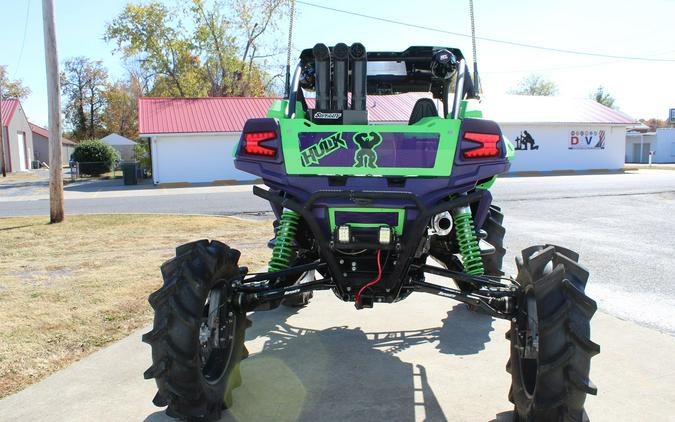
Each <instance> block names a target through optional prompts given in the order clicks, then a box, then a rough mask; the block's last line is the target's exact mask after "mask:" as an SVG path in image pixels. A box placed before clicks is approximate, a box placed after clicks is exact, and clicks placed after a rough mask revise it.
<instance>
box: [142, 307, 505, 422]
mask: <svg viewBox="0 0 675 422" xmlns="http://www.w3.org/2000/svg"><path fill="white" fill-rule="evenodd" d="M294 313H295V310H293V309H289V308H285V307H280V308H279V309H277V310H275V311H270V312H259V313H255V314H253V315H252V317H251V319H252V320H253V326H252V327H251V328H250V329H249V330H248V331H247V340H248V341H251V340H255V339H257V338H258V337H265V338H266V341H265V344H264V346H263V350H262V351H261V352H260V353H257V354H253V355H251V356H250V357H249V358H248V359H246V360H245V361H244V362H243V363H242V376H243V385H242V386H241V387H239V388H238V389H237V390H235V393H234V401H235V404H234V406H233V407H232V408H231V409H230V410H229V411H228V412H226V413H225V414H224V416H223V418H222V419H221V421H223V422H225V421H227V422H233V421H237V422H243V421H362V420H386V421H401V422H408V421H411V422H412V421H416V420H425V421H447V420H452V417H451V415H446V414H445V413H444V412H443V410H442V408H441V406H440V404H439V402H438V400H437V398H436V395H435V394H434V391H433V390H432V388H431V386H430V385H429V383H428V380H427V370H426V368H425V367H424V366H423V365H420V364H413V363H409V362H404V361H402V360H401V359H400V358H399V357H397V356H396V355H397V354H398V353H400V352H401V351H403V350H405V349H408V348H410V347H413V346H416V345H420V344H424V343H433V342H437V345H436V348H437V349H438V351H439V352H440V353H442V354H451V355H470V354H476V353H479V352H480V351H481V350H483V349H484V348H485V343H486V342H488V341H489V340H490V338H489V333H490V331H492V330H493V328H492V322H493V318H492V317H490V316H487V315H482V314H477V313H474V312H470V311H469V310H468V309H467V308H466V306H464V305H461V304H460V305H457V306H455V307H454V308H453V309H452V310H451V311H449V312H448V315H447V317H446V318H445V319H444V320H443V324H442V326H440V327H433V328H428V329H421V330H411V331H383V332H366V331H363V330H362V329H360V328H349V327H344V326H343V327H330V328H327V329H323V330H313V329H309V328H303V327H297V326H294V325H291V324H289V323H288V322H287V320H288V318H289V317H290V316H291V315H293V314H294ZM449 382H455V381H449ZM449 417H450V419H448V418H449ZM509 418H510V414H509V412H504V413H500V414H499V415H497V417H496V419H495V420H494V422H501V421H506V420H509ZM172 420H173V419H172V418H169V417H167V416H166V415H165V413H164V411H158V412H155V413H153V414H151V415H149V416H148V417H147V418H146V419H145V422H165V421H172Z"/></svg>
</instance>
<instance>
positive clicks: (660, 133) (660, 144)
mask: <svg viewBox="0 0 675 422" xmlns="http://www.w3.org/2000/svg"><path fill="white" fill-rule="evenodd" d="M652 150H653V151H654V156H653V157H652V162H653V163H675V128H664V129H656V148H655V149H654V147H652Z"/></svg>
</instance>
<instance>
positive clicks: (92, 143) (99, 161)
mask: <svg viewBox="0 0 675 422" xmlns="http://www.w3.org/2000/svg"><path fill="white" fill-rule="evenodd" d="M73 159H74V160H75V161H77V162H78V163H79V168H80V173H81V174H86V175H89V176H100V175H102V174H103V173H107V172H109V171H110V170H111V169H112V167H113V165H114V163H115V162H118V161H120V154H119V152H117V150H116V149H114V148H113V147H111V146H110V145H108V144H106V143H104V142H101V141H99V140H95V139H89V140H85V141H82V142H80V143H78V144H77V145H76V146H75V150H74V151H73Z"/></svg>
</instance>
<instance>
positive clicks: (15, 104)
mask: <svg viewBox="0 0 675 422" xmlns="http://www.w3.org/2000/svg"><path fill="white" fill-rule="evenodd" d="M0 107H2V126H8V125H9V122H10V121H11V120H12V117H14V112H15V111H16V109H17V108H19V100H17V99H15V98H10V99H7V100H2V102H0Z"/></svg>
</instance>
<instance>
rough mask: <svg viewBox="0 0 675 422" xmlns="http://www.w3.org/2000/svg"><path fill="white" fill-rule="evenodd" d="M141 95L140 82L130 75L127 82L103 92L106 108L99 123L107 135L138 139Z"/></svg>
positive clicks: (119, 82)
mask: <svg viewBox="0 0 675 422" xmlns="http://www.w3.org/2000/svg"><path fill="white" fill-rule="evenodd" d="M142 94H143V92H142V88H141V85H140V82H139V81H138V79H136V77H135V76H133V75H130V77H129V80H126V81H125V80H121V81H117V82H115V83H113V84H110V85H109V86H108V87H107V89H106V90H105V91H104V93H103V96H104V98H105V102H106V106H105V109H104V110H103V114H102V116H101V121H102V123H103V126H104V127H105V131H106V132H108V133H119V134H120V135H122V136H124V137H127V138H130V139H134V138H137V137H138V98H139V97H140V96H141V95H142Z"/></svg>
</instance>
